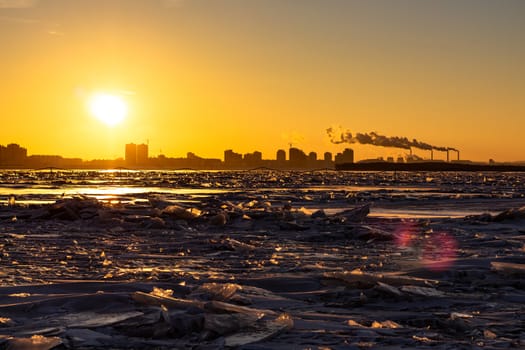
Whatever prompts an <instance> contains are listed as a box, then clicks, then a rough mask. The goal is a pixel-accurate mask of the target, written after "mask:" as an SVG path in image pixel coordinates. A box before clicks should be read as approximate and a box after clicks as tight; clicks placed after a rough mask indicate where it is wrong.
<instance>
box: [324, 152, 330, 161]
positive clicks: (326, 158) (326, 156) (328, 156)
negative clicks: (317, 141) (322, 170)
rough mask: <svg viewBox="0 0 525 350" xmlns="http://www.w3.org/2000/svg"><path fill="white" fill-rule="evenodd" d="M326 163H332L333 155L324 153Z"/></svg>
mask: <svg viewBox="0 0 525 350" xmlns="http://www.w3.org/2000/svg"><path fill="white" fill-rule="evenodd" d="M324 161H325V162H331V161H332V153H330V152H324Z"/></svg>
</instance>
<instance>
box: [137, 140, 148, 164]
mask: <svg viewBox="0 0 525 350" xmlns="http://www.w3.org/2000/svg"><path fill="white" fill-rule="evenodd" d="M148 159H149V158H148V145H146V144H144V143H143V144H140V145H137V165H146V164H148Z"/></svg>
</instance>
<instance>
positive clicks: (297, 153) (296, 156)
mask: <svg viewBox="0 0 525 350" xmlns="http://www.w3.org/2000/svg"><path fill="white" fill-rule="evenodd" d="M288 157H289V162H290V165H291V166H292V168H304V167H306V164H307V160H308V157H307V156H306V154H305V153H304V152H303V151H302V150H300V149H299V148H295V147H291V148H290V151H289V155H288Z"/></svg>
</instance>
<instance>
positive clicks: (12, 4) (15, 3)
mask: <svg viewBox="0 0 525 350" xmlns="http://www.w3.org/2000/svg"><path fill="white" fill-rule="evenodd" d="M36 3H37V0H0V9H22V8H29V7H33V6H35V5H36Z"/></svg>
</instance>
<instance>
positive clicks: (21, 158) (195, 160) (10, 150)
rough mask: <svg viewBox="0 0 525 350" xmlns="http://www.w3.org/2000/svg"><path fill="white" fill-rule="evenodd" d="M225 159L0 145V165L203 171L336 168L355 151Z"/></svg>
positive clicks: (128, 148) (140, 150) (227, 154)
mask: <svg viewBox="0 0 525 350" xmlns="http://www.w3.org/2000/svg"><path fill="white" fill-rule="evenodd" d="M223 155H224V157H223V159H222V160H221V159H217V158H206V157H201V156H199V155H196V154H195V153H193V152H187V153H186V157H171V156H169V155H168V156H166V155H164V154H160V155H158V156H150V155H149V147H148V145H147V144H135V143H127V144H126V145H125V147H124V156H123V157H118V158H114V159H92V160H84V159H82V158H78V157H76V158H68V157H62V156H61V155H57V154H54V155H43V154H28V149H27V148H25V147H22V146H20V145H19V144H14V143H11V144H8V145H6V146H4V145H1V144H0V168H4V169H7V168H17V167H19V168H24V169H27V168H33V169H38V168H42V169H43V168H66V169H75V168H78V169H83V168H88V169H115V168H129V169H182V168H193V169H202V170H215V169H217V170H221V169H254V168H275V169H290V170H293V169H323V168H328V169H333V168H334V166H335V164H336V163H353V162H354V152H353V150H352V149H349V148H346V149H345V150H344V151H343V152H341V153H337V154H335V155H332V153H331V152H324V153H323V155H322V158H319V159H318V156H317V153H316V152H313V151H312V152H309V153H305V152H304V151H303V150H301V149H298V148H295V147H290V149H289V150H288V155H287V154H286V151H285V150H282V149H279V150H277V152H276V153H275V158H274V159H272V158H263V156H262V153H261V152H259V151H254V152H252V153H245V154H241V153H236V152H234V151H233V150H231V149H229V150H225V151H224V153H223Z"/></svg>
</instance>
